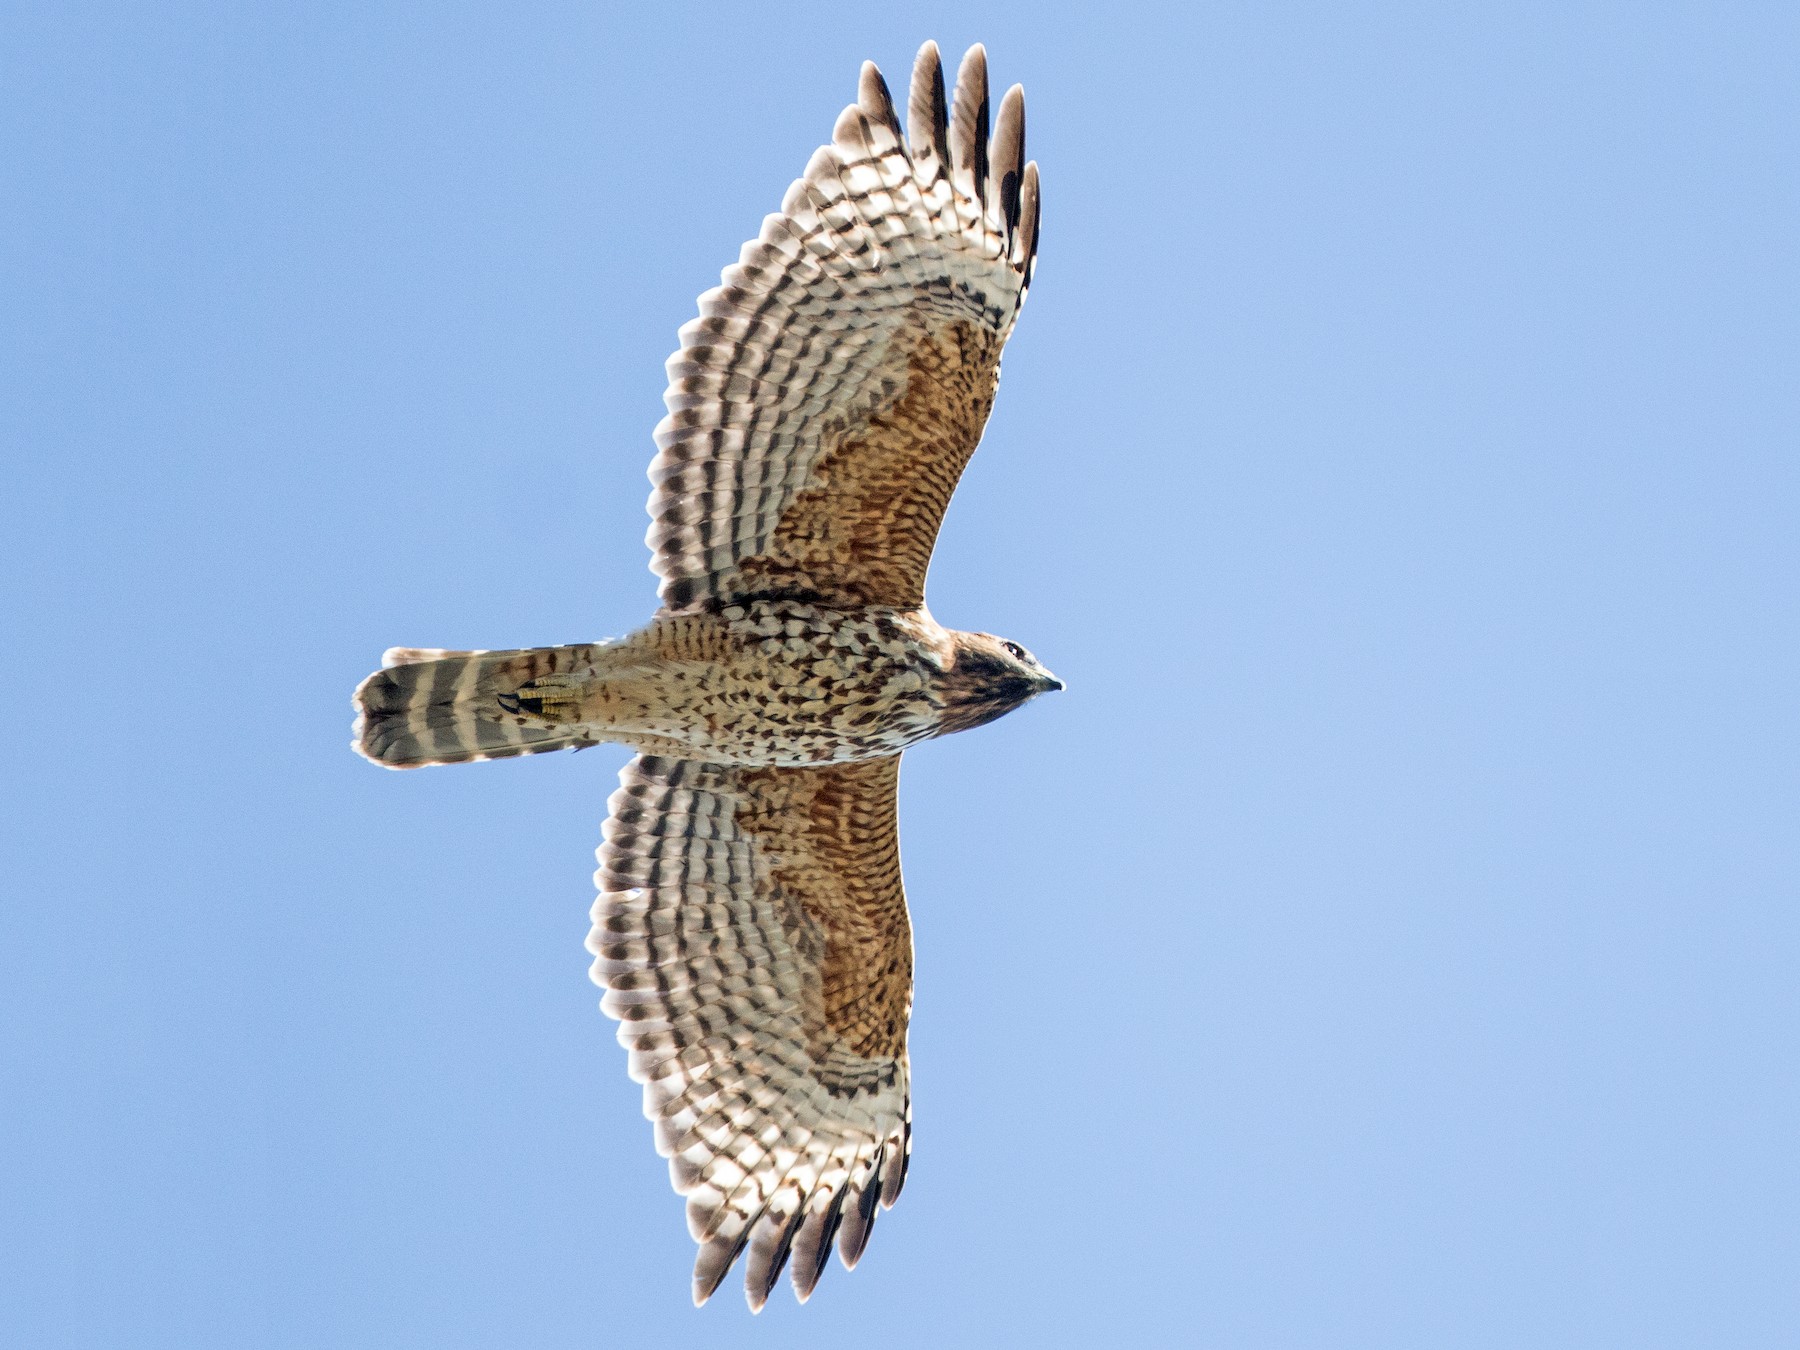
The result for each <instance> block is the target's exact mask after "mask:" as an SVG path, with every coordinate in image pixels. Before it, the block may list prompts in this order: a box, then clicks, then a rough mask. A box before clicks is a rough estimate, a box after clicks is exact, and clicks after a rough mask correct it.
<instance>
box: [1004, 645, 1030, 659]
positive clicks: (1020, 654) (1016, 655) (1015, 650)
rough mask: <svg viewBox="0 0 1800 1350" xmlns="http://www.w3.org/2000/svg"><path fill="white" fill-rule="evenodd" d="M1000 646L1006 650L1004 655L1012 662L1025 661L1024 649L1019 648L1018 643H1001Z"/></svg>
mask: <svg viewBox="0 0 1800 1350" xmlns="http://www.w3.org/2000/svg"><path fill="white" fill-rule="evenodd" d="M1000 645H1001V646H1002V647H1004V648H1006V654H1007V655H1008V656H1010V657H1012V659H1013V660H1015V661H1023V660H1024V659H1025V649H1024V648H1023V647H1021V646H1020V645H1019V644H1018V643H1016V642H1002V643H1001V644H1000Z"/></svg>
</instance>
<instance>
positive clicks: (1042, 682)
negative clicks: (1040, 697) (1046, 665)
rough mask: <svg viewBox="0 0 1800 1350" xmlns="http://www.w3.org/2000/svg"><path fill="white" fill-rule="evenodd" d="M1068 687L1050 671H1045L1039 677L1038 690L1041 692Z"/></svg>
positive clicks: (1050, 691) (1045, 692) (1046, 692)
mask: <svg viewBox="0 0 1800 1350" xmlns="http://www.w3.org/2000/svg"><path fill="white" fill-rule="evenodd" d="M1066 687H1067V686H1065V685H1064V684H1063V682H1062V681H1061V680H1059V679H1057V678H1056V676H1054V675H1052V674H1051V673H1050V672H1049V671H1045V672H1044V673H1043V674H1042V675H1041V676H1039V677H1038V692H1039V693H1041V694H1049V693H1053V692H1055V691H1058V690H1061V689H1064V688H1066Z"/></svg>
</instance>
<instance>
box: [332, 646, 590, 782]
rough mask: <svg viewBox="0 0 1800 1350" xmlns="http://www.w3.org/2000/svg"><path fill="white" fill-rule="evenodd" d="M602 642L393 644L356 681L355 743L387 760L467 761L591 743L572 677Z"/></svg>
mask: <svg viewBox="0 0 1800 1350" xmlns="http://www.w3.org/2000/svg"><path fill="white" fill-rule="evenodd" d="M599 650H600V647H599V646H597V645H595V644H583V645H581V646H575V647H533V648H527V649H523V650H519V651H502V652H447V651H435V650H432V649H430V648H420V647H391V648H389V649H388V651H387V652H386V653H384V654H383V655H382V658H381V669H380V670H378V671H376V672H375V673H374V674H373V675H371V676H369V678H368V679H366V680H364V681H363V682H362V683H361V684H359V685H358V686H357V687H356V693H355V695H354V696H353V702H354V703H355V705H356V713H357V717H356V727H355V731H354V739H353V740H352V741H351V742H350V744H351V748H352V749H354V750H355V751H356V752H357V753H358V754H359V755H361V756H363V758H365V759H369V760H373V761H374V762H375V763H377V764H380V765H382V766H383V767H385V768H389V769H416V768H419V767H420V766H422V765H425V764H463V763H467V762H469V761H470V760H477V759H506V758H509V757H511V756H513V755H536V754H542V753H543V752H544V751H546V750H562V749H565V748H568V747H571V746H572V747H580V746H584V745H592V744H594V743H595V741H596V739H597V738H596V737H595V736H594V734H593V729H592V728H591V727H587V726H583V725H582V724H581V720H580V717H581V714H580V711H579V709H578V707H577V706H576V699H577V698H578V696H579V685H580V681H579V680H578V679H571V678H564V677H568V676H570V675H571V673H576V674H578V675H586V674H588V673H589V672H591V671H592V669H593V666H594V658H595V654H596V652H598V651H599Z"/></svg>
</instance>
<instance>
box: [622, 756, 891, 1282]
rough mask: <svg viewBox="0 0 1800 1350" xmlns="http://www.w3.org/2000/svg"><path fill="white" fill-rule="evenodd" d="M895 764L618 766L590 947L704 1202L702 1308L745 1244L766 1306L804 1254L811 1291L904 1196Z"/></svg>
mask: <svg viewBox="0 0 1800 1350" xmlns="http://www.w3.org/2000/svg"><path fill="white" fill-rule="evenodd" d="M898 765H899V760H898V758H897V757H895V758H890V759H883V760H871V761H864V762H860V763H853V764H840V765H830V766H821V767H818V768H767V769H749V768H735V767H727V766H723V765H712V764H701V763H698V762H695V761H692V760H676V759H663V758H656V757H653V756H648V755H644V756H639V757H638V758H637V759H635V760H633V761H632V762H631V763H630V764H628V765H626V767H625V769H624V771H623V772H622V773H621V774H620V776H619V788H618V790H617V791H616V792H615V793H614V794H613V796H612V800H611V802H610V803H609V811H610V814H609V818H608V820H607V823H606V830H605V839H604V842H603V843H602V845H601V847H600V850H599V855H598V856H599V862H600V869H599V871H598V873H596V876H595V881H596V884H597V885H598V887H599V890H600V897H599V899H598V900H597V901H596V903H595V905H594V915H593V931H592V932H591V933H590V934H589V936H588V947H589V950H591V951H592V952H593V954H594V965H593V975H594V979H595V982H596V983H598V984H600V985H602V986H603V987H604V988H605V989H606V991H607V992H606V996H605V998H604V999H603V1000H602V1003H601V1006H602V1007H603V1008H604V1009H605V1011H606V1012H607V1013H608V1014H609V1015H610V1016H612V1017H615V1018H617V1019H618V1020H619V1040H620V1042H621V1043H622V1044H623V1045H624V1046H625V1047H626V1049H627V1050H628V1051H629V1052H630V1061H631V1063H630V1067H631V1074H632V1077H633V1078H635V1079H636V1080H637V1081H639V1082H640V1083H642V1084H643V1085H644V1114H645V1115H646V1116H647V1117H648V1118H649V1119H650V1121H651V1122H652V1124H653V1126H654V1130H655V1138H656V1146H657V1150H658V1152H660V1153H662V1154H663V1155H664V1156H666V1157H668V1158H669V1175H670V1179H671V1181H672V1183H673V1184H674V1186H675V1189H676V1190H677V1191H678V1192H681V1193H682V1194H685V1195H686V1196H687V1197H688V1226H689V1228H690V1230H691V1231H692V1233H693V1235H694V1239H695V1241H696V1242H698V1243H699V1244H700V1251H699V1254H698V1257H697V1259H696V1262H695V1266H694V1297H695V1300H696V1301H701V1302H703V1301H704V1300H705V1299H706V1298H708V1297H710V1296H711V1294H712V1292H713V1291H714V1290H715V1289H716V1288H717V1287H718V1285H719V1283H720V1282H721V1281H722V1280H723V1279H724V1277H725V1274H726V1273H727V1271H728V1270H729V1269H730V1267H731V1265H732V1263H733V1262H734V1261H736V1259H737V1258H738V1256H740V1255H742V1254H743V1253H744V1252H745V1251H746V1250H747V1251H748V1252H749V1259H748V1262H747V1264H746V1267H745V1292H746V1296H747V1297H748V1299H749V1301H750V1304H751V1306H752V1307H753V1308H756V1307H761V1306H762V1303H763V1301H764V1300H765V1299H766V1298H767V1297H768V1294H769V1290H770V1289H771V1288H772V1287H773V1285H774V1283H775V1281H776V1279H777V1278H778V1277H779V1275H780V1274H781V1272H782V1270H783V1269H787V1268H789V1267H790V1266H791V1269H792V1275H793V1283H794V1289H795V1291H796V1293H797V1294H798V1295H799V1296H800V1297H801V1298H802V1299H805V1298H806V1297H808V1296H810V1294H811V1293H812V1290H813V1286H814V1285H815V1284H816V1282H817V1280H818V1278H819V1273H820V1270H821V1269H822V1267H823V1263H824V1255H823V1253H824V1252H825V1251H826V1250H828V1249H829V1246H830V1244H831V1242H832V1241H833V1239H834V1238H835V1240H836V1242H837V1249H838V1252H839V1255H840V1256H841V1257H842V1258H843V1261H844V1264H845V1265H846V1266H852V1265H854V1264H855V1263H856V1260H857V1258H858V1257H859V1256H861V1254H862V1250H863V1247H864V1245H865V1244H866V1242H867V1240H868V1231H869V1226H870V1224H871V1223H872V1221H873V1215H874V1210H875V1207H876V1205H877V1204H890V1205H891V1204H892V1203H893V1202H894V1200H895V1199H897V1198H898V1196H899V1189H900V1180H901V1177H902V1175H903V1168H904V1160H905V1155H906V1153H907V1151H908V1149H909V1147H910V1142H911V1126H910V1112H909V1109H908V1104H907V1076H908V1068H907V1059H906V1044H905V1028H906V1021H907V1018H908V1016H909V1014H910V1011H911V1000H912V937H911V928H910V926H909V924H908V923H907V919H906V902H905V896H904V893H903V892H902V889H901V883H900V873H899V861H898V854H897V851H896V848H895V845H894V840H895V835H896V828H897V827H896V821H895V801H896V790H897V785H898V779H899V774H898ZM850 986H854V987H850ZM845 1197H849V1201H848V1202H846V1198H845ZM796 1243H798V1244H799V1252H800V1255H801V1258H802V1259H801V1260H800V1261H799V1262H798V1263H792V1262H790V1260H789V1258H790V1256H791V1255H792V1254H793V1251H794V1249H795V1244H796Z"/></svg>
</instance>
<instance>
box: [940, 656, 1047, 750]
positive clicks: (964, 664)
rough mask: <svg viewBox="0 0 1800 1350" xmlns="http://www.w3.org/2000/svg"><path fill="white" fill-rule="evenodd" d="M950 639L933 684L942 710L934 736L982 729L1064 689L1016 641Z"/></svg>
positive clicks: (1035, 658)
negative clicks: (945, 660)
mask: <svg viewBox="0 0 1800 1350" xmlns="http://www.w3.org/2000/svg"><path fill="white" fill-rule="evenodd" d="M951 638H952V643H951V652H950V660H949V662H948V663H947V664H946V665H945V667H944V673H943V674H942V675H941V676H939V677H938V679H937V681H936V683H937V689H938V696H939V697H940V698H941V699H942V700H943V708H944V711H943V715H942V723H943V725H942V728H941V730H940V731H939V733H938V734H939V735H944V734H947V733H948V732H952V731H967V730H968V729H969V728H970V727H978V726H982V725H984V724H985V723H988V722H991V721H993V720H994V719H995V718H996V717H1003V716H1005V715H1006V714H1007V713H1009V712H1011V711H1012V710H1013V709H1014V708H1016V707H1018V706H1019V705H1020V704H1022V703H1028V702H1030V701H1031V700H1032V699H1034V698H1036V697H1037V696H1038V695H1039V694H1042V693H1046V692H1048V691H1049V690H1052V689H1061V688H1062V687H1063V682H1062V681H1061V680H1059V679H1057V678H1056V676H1054V675H1052V674H1051V673H1050V672H1049V671H1047V670H1045V669H1044V667H1043V665H1042V663H1041V662H1039V661H1038V659H1037V657H1035V656H1033V655H1032V654H1031V653H1030V652H1028V651H1026V650H1025V649H1024V648H1023V647H1021V646H1020V645H1019V644H1018V643H1016V642H1008V641H1007V640H1006V639H1005V638H997V637H995V636H994V635H993V634H992V633H953V634H951Z"/></svg>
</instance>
